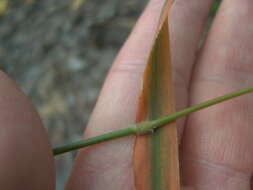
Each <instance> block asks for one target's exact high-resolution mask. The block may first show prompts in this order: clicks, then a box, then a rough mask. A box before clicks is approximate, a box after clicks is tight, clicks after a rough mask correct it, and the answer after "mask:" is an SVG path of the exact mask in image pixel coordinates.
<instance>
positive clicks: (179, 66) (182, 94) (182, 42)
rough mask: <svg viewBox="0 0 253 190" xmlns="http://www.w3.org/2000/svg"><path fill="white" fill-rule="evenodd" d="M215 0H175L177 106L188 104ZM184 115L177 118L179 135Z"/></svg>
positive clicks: (173, 38) (173, 48)
mask: <svg viewBox="0 0 253 190" xmlns="http://www.w3.org/2000/svg"><path fill="white" fill-rule="evenodd" d="M212 2H213V0H204V1H202V0H188V1H187V0H175V3H174V5H173V7H172V10H171V14H170V36H171V51H172V63H173V68H174V71H173V74H174V81H175V91H176V92H175V93H176V100H177V101H176V103H177V110H181V109H183V108H184V107H186V106H187V105H188V89H189V82H190V78H191V73H192V72H191V71H192V66H193V64H194V62H195V60H196V54H197V52H198V45H199V41H200V37H201V34H202V32H203V28H204V25H205V23H206V20H207V18H208V14H209V11H210V8H211V5H212ZM184 120H185V119H184V118H182V119H180V120H178V121H177V126H178V128H179V134H180V135H179V136H180V137H181V134H182V132H183V126H184Z"/></svg>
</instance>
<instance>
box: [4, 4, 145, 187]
mask: <svg viewBox="0 0 253 190" xmlns="http://www.w3.org/2000/svg"><path fill="white" fill-rule="evenodd" d="M73 1H74V0H43V1H39V0H11V1H10V3H9V8H8V9H7V11H6V13H5V14H4V15H3V16H1V17H0V68H1V70H4V71H5V72H7V73H8V74H9V75H10V76H11V77H12V78H13V79H14V80H16V82H17V83H18V85H19V86H20V87H21V88H22V89H23V91H24V92H25V93H26V94H27V95H28V96H29V97H30V98H31V100H32V101H33V103H34V105H35V106H36V108H37V109H38V111H39V113H40V115H41V117H42V120H43V122H44V124H45V127H46V128H47V129H48V133H49V136H50V140H51V143H52V144H53V145H59V144H64V143H66V142H70V141H73V140H76V139H79V138H80V137H81V136H82V133H83V130H84V128H85V125H86V123H87V121H88V118H89V116H90V113H91V111H92V108H93V106H94V104H95V101H96V98H97V96H98V93H99V90H100V88H101V85H102V83H103V80H104V78H105V75H106V73H107V71H108V69H109V67H110V65H111V64H112V62H113V59H114V57H115V55H116V53H117V51H118V50H119V48H120V46H121V45H122V43H123V42H124V40H125V39H126V38H127V36H128V34H129V32H130V30H131V28H132V27H133V25H134V23H135V22H136V19H137V18H138V16H139V15H140V12H141V10H143V8H144V6H145V4H146V3H147V0H127V1H122V0H86V1H84V2H85V3H84V4H83V5H82V6H80V7H79V8H78V9H74V8H73ZM75 1H77V0H75ZM73 158H74V154H66V155H64V156H61V157H59V158H57V162H56V163H57V172H58V180H57V186H58V189H62V188H63V186H62V184H63V183H64V181H65V179H66V177H67V175H68V171H69V169H70V168H71V165H72V160H73Z"/></svg>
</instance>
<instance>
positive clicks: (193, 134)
mask: <svg viewBox="0 0 253 190" xmlns="http://www.w3.org/2000/svg"><path fill="white" fill-rule="evenodd" d="M252 17H253V1H251V0H242V1H237V0H224V2H223V3H222V6H221V8H220V10H219V12H218V15H217V18H216V19H215V21H214V24H213V26H212V28H211V31H210V33H209V35H208V38H207V41H206V44H205V46H204V49H203V52H202V55H201V57H200V59H199V62H198V65H197V67H196V69H195V75H194V79H193V84H192V89H191V104H197V103H199V102H202V101H204V100H207V99H210V98H213V97H216V96H219V95H222V94H225V93H227V92H230V91H233V90H236V89H239V88H243V87H246V86H250V85H252V82H253V75H252V71H253V62H252V60H253V45H252V44H253V27H252ZM252 98H253V95H252V94H251V95H246V96H243V97H240V98H238V99H236V100H231V101H230V102H226V103H222V104H221V105H217V106H215V107H212V108H209V109H207V110H205V111H201V112H198V113H195V114H193V115H192V116H190V117H189V120H188V123H187V127H186V131H185V136H184V143H183V146H184V147H183V148H184V152H183V169H184V183H185V184H186V185H188V186H193V187H195V188H196V189H205V190H208V189H220V190H225V189H229V190H238V189H240V190H249V189H250V176H251V174H252V172H253V144H252V139H253V128H252V124H253V117H252V113H253V101H252Z"/></svg>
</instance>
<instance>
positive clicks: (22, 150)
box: [0, 72, 55, 190]
mask: <svg viewBox="0 0 253 190" xmlns="http://www.w3.org/2000/svg"><path fill="white" fill-rule="evenodd" d="M0 108H1V109H0V152H1V154H0V168H1V170H0V189H10V190H12V189H13V190H14V189H26V190H34V189H36V190H53V189H54V184H55V174H54V164H53V155H52V152H51V149H50V146H49V143H48V142H49V141H48V138H47V135H46V132H45V130H44V129H43V127H42V124H41V121H40V119H39V116H38V114H37V113H36V111H35V110H34V108H33V106H32V105H31V103H30V102H29V101H28V100H27V99H26V97H25V95H24V94H23V93H22V92H21V91H20V90H18V88H17V87H16V85H15V84H14V82H13V81H11V80H10V79H9V78H8V77H7V76H6V75H5V74H3V73H2V72H0Z"/></svg>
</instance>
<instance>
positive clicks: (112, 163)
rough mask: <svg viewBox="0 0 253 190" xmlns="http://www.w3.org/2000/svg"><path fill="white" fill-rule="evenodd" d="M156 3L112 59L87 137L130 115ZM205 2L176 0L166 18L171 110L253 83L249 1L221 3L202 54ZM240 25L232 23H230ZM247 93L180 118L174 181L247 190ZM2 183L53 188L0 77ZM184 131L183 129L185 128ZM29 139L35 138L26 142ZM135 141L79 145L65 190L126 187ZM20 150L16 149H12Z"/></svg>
mask: <svg viewBox="0 0 253 190" xmlns="http://www.w3.org/2000/svg"><path fill="white" fill-rule="evenodd" d="M162 3H163V0H152V1H151V2H150V3H149V5H148V7H147V8H146V10H145V12H144V13H143V15H142V17H141V18H140V20H139V22H138V24H137V26H136V27H135V29H134V31H133V32H132V34H131V36H130V37H129V39H128V40H127V42H126V44H125V45H124V47H123V48H122V50H121V51H120V53H119V55H118V57H117V58H116V60H115V63H114V65H113V67H112V68H111V71H110V73H109V75H108V77H107V79H106V82H105V84H104V87H103V89H102V91H101V94H100V97H99V100H98V102H97V104H96V107H95V110H94V112H93V114H92V117H91V120H90V122H89V125H88V127H87V130H86V132H85V136H86V137H93V136H97V135H99V134H103V133H105V132H109V131H112V130H115V129H119V128H123V127H126V126H129V125H130V124H132V123H133V122H134V121H135V113H136V109H137V102H138V95H139V93H140V90H141V82H142V73H143V71H144V67H145V62H146V60H147V56H148V53H149V50H150V47H151V43H152V38H153V36H154V33H155V28H156V24H157V21H158V18H159V13H160V9H161V7H162ZM211 3H212V0H206V1H201V0H195V1H184V0H175V3H174V5H173V7H172V11H171V14H170V31H171V46H172V61H173V68H174V72H173V74H174V81H175V87H176V97H177V100H180V101H177V109H182V108H183V107H186V106H188V105H193V104H197V103H200V102H203V101H204V100H207V99H211V98H213V97H217V96H219V95H222V94H225V93H227V92H230V91H233V90H235V89H238V88H242V87H246V86H249V85H251V80H253V77H252V76H251V73H252V72H251V71H252V68H253V67H252V65H251V64H252V63H251V60H252V59H253V45H252V44H253V43H252V42H253V38H252V35H253V30H252V25H251V18H252V16H253V10H251V9H253V2H252V1H250V0H242V1H237V0H230V1H229V0H223V4H222V6H221V8H220V10H219V12H218V14H217V17H216V19H215V21H214V23H213V25H212V27H211V30H210V31H209V33H208V36H207V40H206V41H205V43H204V46H203V47H202V48H201V50H199V49H198V45H199V40H200V38H201V36H200V35H201V33H202V31H203V27H204V23H205V22H206V19H207V16H208V12H209V9H210V8H211ZM238 26H240V27H238ZM251 98H252V95H247V96H244V97H241V98H239V99H237V100H233V101H230V102H226V103H223V104H221V105H218V106H215V107H212V108H208V109H206V110H203V111H200V112H198V113H194V114H192V115H191V116H189V117H188V119H187V120H180V121H179V122H178V127H179V135H180V137H181V140H182V142H181V146H180V150H181V168H182V171H181V173H182V186H183V188H185V189H193V190H204V189H205V190H207V189H212V190H213V189H220V190H223V189H224V190H225V189H226V190H227V189H229V190H238V189H240V190H248V189H251V187H250V178H251V175H252V171H253V144H252V143H251V139H252V137H253V128H252V126H251V125H252V124H253V117H252V115H251V113H253V102H252V101H251ZM0 105H1V107H2V109H1V114H0V123H1V125H0V135H1V136H0V137H1V138H0V141H1V145H0V147H1V150H2V152H5V154H0V163H1V170H0V186H1V187H4V188H5V189H17V188H19V189H27V190H28V189H43V190H46V189H48V190H49V189H53V188H54V183H55V182H54V180H55V177H54V166H53V156H52V153H51V150H50V146H49V143H48V139H47V136H46V134H45V131H44V130H43V129H42V125H41V122H40V120H39V117H38V115H37V114H36V113H35V111H34V109H33V108H32V106H31V104H30V103H29V102H28V101H27V100H26V98H25V97H24V95H23V94H22V93H20V92H19V91H18V90H17V88H16V87H15V85H14V84H13V83H12V82H11V81H10V79H8V78H7V77H6V76H5V75H4V74H1V76H0ZM183 129H184V130H183ZM33 142H36V143H33ZM133 146H134V137H125V138H122V139H118V140H114V141H110V142H106V143H103V144H100V145H96V146H95V147H89V148H85V149H83V150H81V151H80V153H79V154H78V156H77V159H76V162H75V166H74V169H73V171H72V174H71V176H70V179H69V182H68V184H67V187H66V189H67V190H79V189H80V190H81V189H91V190H100V189H104V188H106V189H108V190H114V189H115V190H116V189H117V190H118V189H124V190H130V189H131V190H132V189H134V181H133V179H134V178H133V171H132V153H133ZM17 150H18V151H17Z"/></svg>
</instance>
